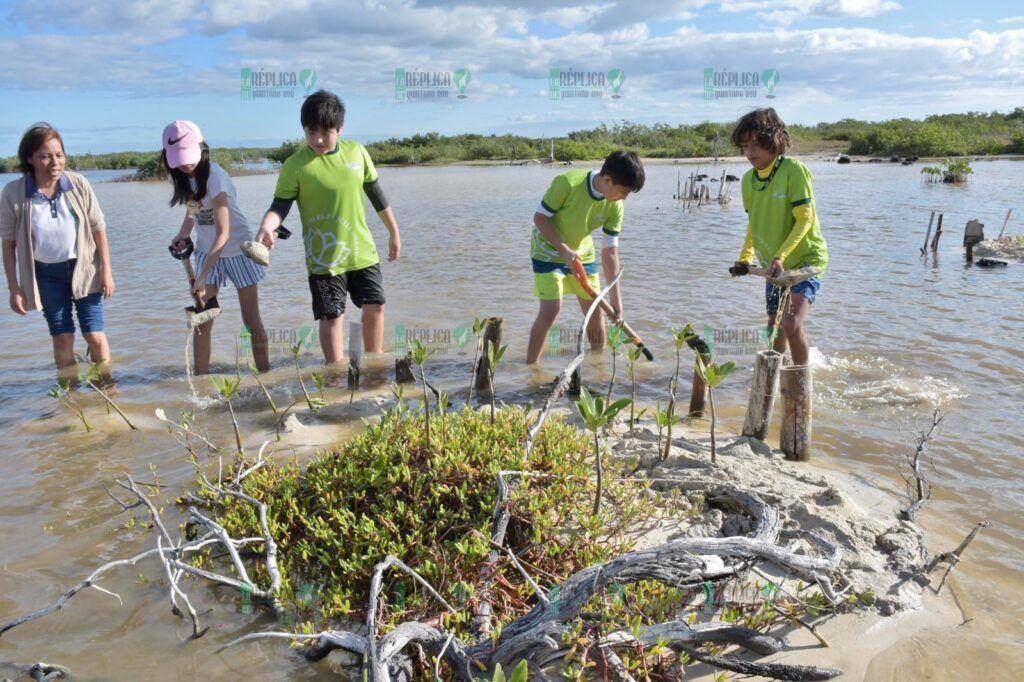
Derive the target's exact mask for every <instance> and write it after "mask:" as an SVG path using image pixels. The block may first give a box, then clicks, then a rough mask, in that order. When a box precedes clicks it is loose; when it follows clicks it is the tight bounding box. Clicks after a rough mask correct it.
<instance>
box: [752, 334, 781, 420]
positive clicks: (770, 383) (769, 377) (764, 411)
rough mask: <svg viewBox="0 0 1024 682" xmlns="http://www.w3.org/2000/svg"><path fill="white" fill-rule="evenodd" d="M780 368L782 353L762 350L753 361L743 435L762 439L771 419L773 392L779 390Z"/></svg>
mask: <svg viewBox="0 0 1024 682" xmlns="http://www.w3.org/2000/svg"><path fill="white" fill-rule="evenodd" d="M781 368H782V353H777V352H775V351H774V350H763V351H761V352H760V353H758V354H757V359H756V360H755V361H754V378H753V379H752V380H751V382H750V399H749V400H748V401H747V417H746V419H744V420H743V435H744V436H746V437H748V438H757V439H758V440H764V439H765V437H766V436H767V435H768V427H769V425H770V424H771V421H772V410H773V409H774V407H775V394H776V393H777V392H778V390H779V370H780V369H781Z"/></svg>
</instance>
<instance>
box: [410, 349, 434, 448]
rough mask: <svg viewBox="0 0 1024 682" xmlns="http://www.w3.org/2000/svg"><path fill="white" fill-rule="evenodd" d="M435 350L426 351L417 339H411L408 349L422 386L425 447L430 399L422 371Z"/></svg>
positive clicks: (428, 442)
mask: <svg viewBox="0 0 1024 682" xmlns="http://www.w3.org/2000/svg"><path fill="white" fill-rule="evenodd" d="M434 350H435V349H429V350H428V349H427V347H426V346H424V345H423V342H422V341H420V340H419V339H413V341H412V345H411V346H410V348H409V357H411V358H412V361H413V362H415V363H416V366H417V367H419V370H420V383H421V384H422V386H423V418H424V419H425V420H426V434H427V446H428V447H429V445H430V399H429V398H428V397H427V375H426V372H424V371H423V365H425V364H426V362H427V358H429V357H430V356H431V355H433V354H434Z"/></svg>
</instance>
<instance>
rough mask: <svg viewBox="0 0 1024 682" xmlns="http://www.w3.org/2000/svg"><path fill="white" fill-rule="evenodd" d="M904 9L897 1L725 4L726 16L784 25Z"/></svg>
mask: <svg viewBox="0 0 1024 682" xmlns="http://www.w3.org/2000/svg"><path fill="white" fill-rule="evenodd" d="M901 9H903V6H902V5H900V3H898V2H894V0H739V1H738V2H728V3H726V2H723V3H721V11H722V12H756V13H757V15H758V16H760V17H761V18H762V19H764V20H766V21H768V22H771V23H774V24H780V25H789V24H791V23H793V22H795V21H797V20H799V19H805V18H810V17H827V18H844V17H848V18H856V19H866V18H871V17H876V16H878V15H880V14H884V13H886V12H895V11H898V10H901Z"/></svg>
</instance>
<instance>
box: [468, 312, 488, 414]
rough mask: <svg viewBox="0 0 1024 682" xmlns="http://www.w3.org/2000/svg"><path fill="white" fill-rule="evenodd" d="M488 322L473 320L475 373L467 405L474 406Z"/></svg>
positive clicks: (470, 383)
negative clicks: (484, 333) (484, 335)
mask: <svg viewBox="0 0 1024 682" xmlns="http://www.w3.org/2000/svg"><path fill="white" fill-rule="evenodd" d="M485 324H486V320H482V319H480V318H479V317H477V318H474V319H473V338H474V339H475V341H476V344H475V347H474V349H473V373H472V376H470V379H469V397H468V398H467V399H466V404H467V405H468V404H472V402H473V386H474V385H475V384H476V373H477V368H478V367H479V365H480V351H481V350H482V349H483V343H484V337H483V332H484V325H485Z"/></svg>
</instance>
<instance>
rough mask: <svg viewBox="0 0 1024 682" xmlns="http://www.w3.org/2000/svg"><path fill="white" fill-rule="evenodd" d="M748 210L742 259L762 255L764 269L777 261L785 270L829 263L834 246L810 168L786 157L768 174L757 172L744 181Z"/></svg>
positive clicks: (767, 171)
mask: <svg viewBox="0 0 1024 682" xmlns="http://www.w3.org/2000/svg"><path fill="white" fill-rule="evenodd" d="M741 184H742V193H743V208H744V209H745V210H746V211H747V215H748V224H747V237H746V240H745V241H744V244H743V252H742V254H741V255H740V260H741V261H746V262H748V263H749V262H752V258H753V257H754V256H755V255H756V257H757V260H758V261H759V262H760V264H761V267H765V268H766V267H768V266H769V265H771V262H772V260H774V259H775V258H780V259H782V266H783V267H784V268H785V269H787V270H788V269H791V268H796V267H800V266H802V265H814V266H817V267H820V268H821V269H822V270H824V269H825V266H827V265H828V246H827V245H826V243H825V238H824V237H822V236H821V225H820V224H819V223H818V213H817V210H816V208H815V206H814V190H813V188H812V187H811V173H810V171H809V170H807V166H805V165H804V164H802V163H800V162H799V161H797V160H796V159H791V158H789V157H785V156H780V157H778V158H777V159H776V160H775V164H774V165H773V166H770V167H769V168H766V169H764V170H763V171H758V170H757V169H754V168H751V169H750V170H749V171H747V173H746V174H745V175H744V176H743V180H742V183H741Z"/></svg>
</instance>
